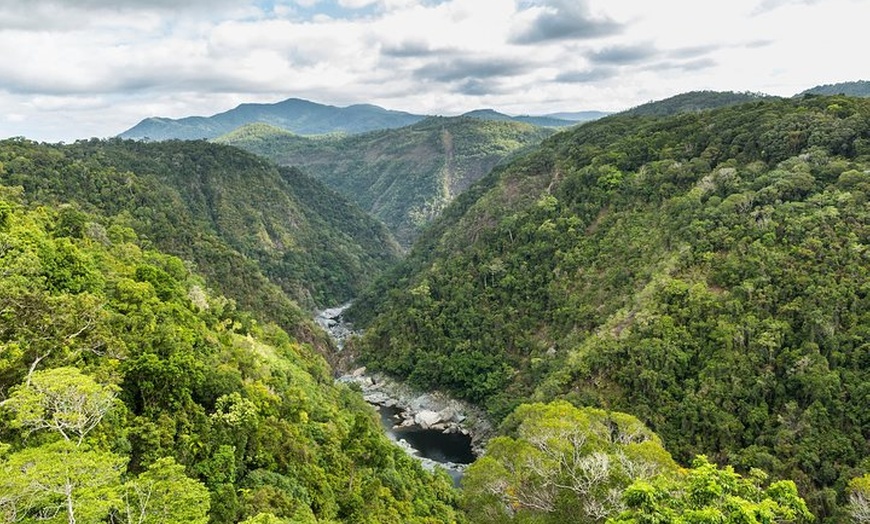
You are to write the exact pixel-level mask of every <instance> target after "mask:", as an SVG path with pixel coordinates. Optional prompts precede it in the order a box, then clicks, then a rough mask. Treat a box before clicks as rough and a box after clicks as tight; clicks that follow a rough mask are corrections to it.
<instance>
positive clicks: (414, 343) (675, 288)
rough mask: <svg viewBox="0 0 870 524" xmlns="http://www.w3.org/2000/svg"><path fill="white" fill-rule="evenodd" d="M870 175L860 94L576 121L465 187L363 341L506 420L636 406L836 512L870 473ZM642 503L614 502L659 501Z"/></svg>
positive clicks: (364, 319)
mask: <svg viewBox="0 0 870 524" xmlns="http://www.w3.org/2000/svg"><path fill="white" fill-rule="evenodd" d="M868 192H870V102H868V101H865V100H862V99H855V98H847V97H806V98H801V99H794V100H779V99H766V100H757V101H752V102H749V103H746V104H742V105H737V106H731V107H726V108H721V109H716V110H712V111H701V112H698V111H693V112H687V113H682V114H679V115H676V116H672V117H639V116H631V115H620V116H614V117H610V118H606V119H603V120H600V121H597V122H593V123H589V124H585V125H583V126H580V127H578V128H575V129H574V130H571V131H568V132H564V133H560V134H557V135H555V136H554V137H552V138H550V139H549V140H547V141H546V142H544V144H543V145H542V147H541V148H540V149H539V150H537V151H535V152H533V153H531V154H529V155H526V156H524V157H522V158H520V159H518V160H516V161H514V162H511V163H510V164H509V165H508V166H501V167H498V168H496V169H495V171H494V172H493V173H491V174H490V175H488V176H487V177H485V178H484V179H482V180H481V181H480V182H479V183H478V184H476V185H475V186H473V187H471V188H470V189H469V190H468V191H467V192H466V193H464V194H463V195H461V196H460V197H458V198H457V199H456V201H455V202H454V203H453V204H452V205H451V206H449V207H448V208H447V209H446V210H445V212H444V214H443V216H442V218H441V219H440V220H438V221H436V223H435V224H434V225H433V227H431V228H430V229H428V230H427V231H426V232H425V233H424V234H423V235H422V236H421V238H420V239H419V240H418V242H417V243H416V244H415V246H414V248H413V249H412V251H411V253H410V255H409V256H408V257H407V258H406V260H404V261H403V262H402V263H400V264H399V266H397V267H396V268H395V269H393V270H392V271H391V272H388V273H387V274H386V275H384V277H383V278H382V279H380V280H379V282H378V283H377V284H376V285H375V286H373V288H371V289H370V290H369V291H368V292H367V293H366V294H365V295H364V296H363V297H362V298H360V299H359V300H358V301H357V302H356V305H355V306H354V308H353V309H352V310H351V314H352V315H353V316H354V318H355V319H356V320H357V322H358V323H359V324H360V325H364V326H366V328H367V330H366V333H365V335H364V337H362V339H360V340H358V341H356V344H355V349H356V350H357V351H359V352H360V353H361V354H362V356H363V358H364V360H365V362H366V363H367V364H368V365H369V366H370V367H372V368H377V369H381V370H384V371H387V372H389V373H392V374H395V375H397V376H400V377H404V378H406V379H407V380H409V381H410V382H412V383H414V384H416V385H418V386H421V387H424V388H447V389H449V390H451V391H453V392H454V393H456V394H457V395H460V396H462V397H464V398H467V399H470V400H472V401H474V402H478V403H480V404H482V405H484V406H486V407H487V408H488V409H489V410H490V413H491V414H492V415H493V417H494V418H496V419H503V418H504V417H506V416H507V415H508V414H509V413H511V412H512V411H513V409H514V408H515V407H516V406H517V405H518V404H519V403H521V402H524V401H529V400H536V401H550V400H553V399H564V400H568V401H570V402H571V403H572V404H574V405H577V406H589V407H595V408H601V409H605V410H619V411H623V412H626V413H630V414H632V415H634V416H636V417H637V418H638V419H639V420H640V421H642V422H643V423H644V424H646V425H647V426H648V427H649V429H650V430H652V431H654V432H655V433H656V434H658V435H659V436H660V437H661V439H662V441H663V442H664V446H665V448H666V449H667V450H668V451H669V452H670V453H672V454H673V456H674V458H675V459H676V460H677V462H680V463H683V464H688V463H689V462H690V461H692V460H693V458H694V457H695V456H697V455H706V456H707V457H708V458H709V459H710V460H712V461H713V462H715V463H719V464H726V463H727V464H731V465H733V466H734V467H735V468H736V470H737V471H739V472H742V473H746V474H748V473H749V472H750V471H751V469H752V468H759V469H761V470H764V471H766V472H767V473H769V474H770V475H771V477H772V478H773V479H793V480H794V481H795V482H796V484H797V487H798V489H799V491H800V493H801V494H802V495H804V496H805V497H807V501H808V503H809V506H810V508H811V509H812V511H813V512H814V513H815V514H816V516H817V517H819V518H821V519H822V520H824V521H829V522H842V521H844V520H845V517H844V514H843V513H842V511H843V507H844V505H845V504H846V503H847V501H848V500H850V499H849V497H850V495H849V489H848V487H847V484H848V483H849V482H850V481H851V479H853V478H858V477H861V476H862V475H867V474H868V473H870V411H868V410H867V406H868V405H870V387H868V385H870V360H868V359H870V303H868V301H870V296H868V291H870V280H868V268H870V264H868V257H870V251H868V243H870V242H868V240H870V238H868V235H870V231H868V227H870V216H868V209H870V206H868V204H867V196H868ZM698 467H700V468H702V469H703V468H704V467H707V466H704V464H703V463H699V466H698ZM644 490H647V491H646V492H647V493H648V494H649V493H652V494H651V495H650V496H653V495H654V494H655V493H659V495H661V493H673V492H674V491H675V490H677V488H675V487H674V486H670V487H668V486H658V487H650V488H648V489H647V488H646V487H644V488H643V490H640V491H638V496H639V497H640V495H642V494H643V493H642V492H643V491H644ZM649 490H652V491H649ZM659 495H655V496H654V497H653V499H655V500H659V501H661V500H664V499H661V498H655V497H659ZM662 496H663V495H662ZM651 500H652V499H651ZM636 502H637V503H638V505H637V506H635V510H636V511H637V512H639V513H637V514H635V515H634V516H633V517H632V516H627V517H626V519H624V520H623V521H624V522H654V521H655V522H659V521H660V520H653V519H652V517H649V518H647V517H642V514H643V513H644V512H645V511H647V510H649V511H653V510H652V509H651V508H652V506H649V505H647V506H644V504H642V502H643V501H642V500H640V499H638V500H637V501H636ZM669 504H671V503H669ZM672 504H673V506H672V507H671V506H669V507H670V509H668V511H671V510H674V511H675V509H674V508H678V507H682V508H684V509H685V508H686V507H688V506H686V505H685V504H683V503H682V502H680V501H678V500H676V499H674V500H673V502H672ZM644 508H646V509H644ZM659 509H661V510H665V509H667V508H664V507H660V508H659ZM692 511H694V510H692ZM698 511H701V510H700V509H699V510H698ZM632 519H634V520H632ZM664 521H667V520H664ZM708 521H709V522H714V521H715V520H706V521H704V522H708ZM687 522H688V521H687ZM691 522H696V520H691ZM697 522H700V520H697ZM715 522H718V521H715ZM859 522H864V521H860V520H859Z"/></svg>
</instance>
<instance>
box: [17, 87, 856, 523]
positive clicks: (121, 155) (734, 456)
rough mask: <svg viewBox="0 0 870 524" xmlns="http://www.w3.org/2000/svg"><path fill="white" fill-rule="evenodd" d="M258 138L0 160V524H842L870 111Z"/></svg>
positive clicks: (732, 112)
mask: <svg viewBox="0 0 870 524" xmlns="http://www.w3.org/2000/svg"><path fill="white" fill-rule="evenodd" d="M861 86H862V85H861V84H860V83H858V84H857V85H856V86H851V87H854V88H855V89H858V88H860V87H861ZM275 106H278V109H280V110H281V111H283V113H282V115H283V116H282V117H281V118H282V119H283V120H280V121H279V120H276V119H274V118H273V119H271V120H270V119H265V118H264V119H262V120H260V121H257V122H255V123H251V122H247V121H244V120H245V119H246V118H249V117H250V118H255V119H256V118H259V117H258V116H257V115H260V116H261V115H262V114H263V111H266V110H272V109H275V107H272V106H271V105H270V106H269V107H266V105H263V106H261V105H242V106H239V107H238V108H236V109H235V110H232V111H230V112H227V113H224V114H221V115H217V116H216V117H215V120H209V121H205V120H203V119H201V118H199V117H196V118H193V117H192V118H193V119H179V120H177V121H168V120H167V121H153V120H149V121H146V122H143V123H142V124H140V126H137V127H139V131H137V133H140V134H139V135H135V136H136V137H137V138H144V136H145V135H144V133H148V134H150V135H149V138H150V140H138V141H136V140H126V139H122V138H112V139H105V140H98V139H92V140H81V141H77V142H75V143H72V144H48V143H38V142H34V141H30V140H27V139H24V138H13V139H7V140H3V141H0V321H2V322H0V350H2V351H0V398H2V402H0V410H2V413H3V418H2V420H0V443H2V444H0V479H2V480H0V517H4V516H6V515H12V517H9V518H8V519H6V520H5V521H4V522H36V521H38V520H45V519H42V516H44V515H52V516H51V517H50V518H48V521H52V522H54V521H57V522H61V521H63V522H67V521H69V519H70V518H72V517H69V515H73V513H75V514H76V515H75V517H76V519H77V521H79V522H107V521H110V522H134V521H136V520H135V519H132V518H131V517H130V515H133V514H134V513H137V512H138V514H140V515H143V517H142V518H141V519H140V520H138V521H136V522H158V521H160V522H163V521H164V520H160V519H162V518H163V517H160V516H159V515H164V516H165V515H170V517H166V518H167V519H168V520H165V521H166V522H197V523H202V524H205V523H206V522H209V523H216V524H223V523H227V524H229V523H237V522H243V523H245V524H263V523H267V524H275V523H301V522H305V523H336V522H347V523H381V522H383V523H406V522H407V523H420V524H432V523H436V522H437V523H441V522H445V523H469V524H474V523H481V524H485V523H493V524H495V523H503V522H517V523H532V522H534V523H536V524H546V523H554V524H555V523H560V524H561V523H566V522H579V523H608V524H629V523H632V524H639V523H645V522H711V523H712V522H735V523H736V522H783V523H791V522H794V523H797V522H810V521H817V522H824V523H839V522H846V523H852V522H854V523H858V524H862V521H861V520H860V511H861V509H862V508H863V506H862V504H863V503H864V501H865V500H870V480H868V478H870V469H868V468H870V418H868V412H867V409H865V408H866V406H867V405H868V403H870V389H868V385H870V360H868V359H870V346H868V344H870V316H868V312H870V303H868V300H870V295H868V285H870V284H868V282H870V281H868V271H870V263H868V257H870V251H868V245H870V229H868V227H870V216H868V206H867V197H868V193H870V178H868V177H870V175H868V174H870V100H868V99H863V98H859V97H853V96H846V95H837V94H835V95H815V94H809V95H807V96H799V97H794V98H781V97H770V96H762V95H759V94H754V93H715V92H703V91H702V92H691V93H685V94H683V95H678V96H676V97H673V98H670V99H666V100H661V101H659V102H653V103H650V104H644V105H642V106H638V107H636V108H634V109H633V110H630V111H626V112H624V113H619V114H613V115H609V116H606V115H601V116H603V117H602V118H600V119H596V120H594V121H588V122H585V123H574V124H573V125H565V126H561V127H555V124H554V120H553V118H554V117H541V118H543V120H536V121H533V122H532V121H527V122H519V121H517V119H518V118H519V117H504V118H503V116H504V115H500V114H499V113H496V112H494V111H488V110H480V111H474V112H471V113H469V114H466V115H464V116H458V117H425V118H424V117H422V116H420V117H419V118H418V117H417V116H416V115H411V114H409V113H402V112H394V111H388V110H384V109H382V108H379V107H375V106H368V105H357V106H349V107H347V108H334V107H330V106H321V105H318V104H313V103H308V102H306V101H303V100H298V99H291V100H288V101H285V102H283V103H279V104H276V105H275ZM338 109H341V110H351V112H352V113H355V114H356V115H357V116H358V117H359V119H358V120H353V121H352V120H351V119H350V117H349V116H348V113H346V112H338V113H337V112H336V111H337V110H338ZM251 115H253V117H252V116H251ZM294 119H295V120H294ZM547 119H549V120H547ZM291 121H294V122H296V124H299V122H302V121H305V122H307V124H306V125H309V126H310V127H309V128H306V129H307V132H311V133H317V134H315V135H312V136H302V135H301V134H296V132H295V131H294V132H290V131H287V130H286V129H285V128H282V127H281V126H283V125H289V124H288V122H291ZM216 122H217V123H219V124H220V126H218V125H217V124H216ZM336 122H339V123H343V124H345V125H347V126H350V125H351V123H353V124H354V125H355V126H357V127H353V128H350V127H348V128H347V129H343V130H339V131H341V132H340V133H334V132H335V131H336V130H335V129H332V128H329V127H328V126H331V125H335V123H336ZM530 122H531V123H530ZM548 122H549V123H550V124H554V125H553V126H551V127H541V126H540V125H536V123H537V124H542V123H543V124H545V125H546V124H547V123H548ZM279 124H280V125H279ZM294 125H295V124H294ZM300 125H301V124H300ZM149 126H150V127H149ZM185 126H187V127H185ZM190 126H193V127H190ZM209 126H211V127H209ZM221 126H223V127H221ZM182 128H184V129H185V130H184V131H183V133H188V134H189V135H190V136H189V137H188V136H187V135H184V136H181V135H179V136H178V137H176V138H194V139H195V140H177V139H171V138H173V136H174V135H170V134H167V133H169V131H167V129H182ZM134 129H135V128H134ZM196 129H198V130H199V131H196ZM203 130H207V131H208V132H207V133H206V132H205V131H203ZM179 132H180V131H179ZM160 133H164V134H160ZM197 133H199V134H197ZM321 133H325V134H321ZM131 136H133V135H131ZM162 138H170V139H168V140H162ZM202 138H208V139H211V140H212V141H205V140H201V139H202ZM58 399H60V400H58ZM73 399H77V401H78V402H80V403H79V404H76V403H75V402H73ZM70 406H78V407H70ZM75 409H78V410H80V412H74V411H71V410H75ZM87 410H90V411H88V412H87V413H84V414H83V412H84V411H87ZM34 464H36V465H38V467H36V466H33V465H34ZM64 464H67V465H72V466H71V467H69V468H67V469H64ZM46 479H48V480H46ZM54 479H63V480H62V481H61V480H58V481H57V483H58V485H60V484H63V483H66V485H67V486H71V485H74V486H75V487H74V488H70V489H68V490H66V491H65V492H64V491H63V490H61V488H58V487H57V486H54V485H52V484H50V482H49V481H51V482H54ZM146 487H147V490H151V491H148V493H149V495H148V496H145V495H143V493H145V492H146V491H143V490H145V489H146ZM152 496H153V498H152ZM58 508H61V509H63V508H66V509H65V511H67V512H68V513H64V512H62V511H61V510H60V509H58ZM161 511H163V513H160V512H161ZM52 512H53V513H52ZM856 515H859V516H858V517H856ZM4 518H5V517H4ZM52 519H54V520H52Z"/></svg>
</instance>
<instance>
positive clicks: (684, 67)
mask: <svg viewBox="0 0 870 524" xmlns="http://www.w3.org/2000/svg"><path fill="white" fill-rule="evenodd" d="M717 65H719V63H718V62H717V61H716V60H713V59H712V58H697V59H694V60H682V61H680V60H666V61H664V62H658V63H655V64H652V65H649V66H647V67H646V68H644V69H646V70H647V71H668V70H676V71H683V72H686V73H688V72H693V71H703V70H705V69H711V68H714V67H716V66H717Z"/></svg>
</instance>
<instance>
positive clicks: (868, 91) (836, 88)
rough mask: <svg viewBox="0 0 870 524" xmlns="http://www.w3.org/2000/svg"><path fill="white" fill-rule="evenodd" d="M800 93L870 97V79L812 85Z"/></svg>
mask: <svg viewBox="0 0 870 524" xmlns="http://www.w3.org/2000/svg"><path fill="white" fill-rule="evenodd" d="M800 95H826V96H829V95H847V96H863V97H870V81H867V80H858V81H855V82H840V83H838V84H825V85H820V86H816V87H811V88H810V89H807V90H806V91H803V92H801V93H800Z"/></svg>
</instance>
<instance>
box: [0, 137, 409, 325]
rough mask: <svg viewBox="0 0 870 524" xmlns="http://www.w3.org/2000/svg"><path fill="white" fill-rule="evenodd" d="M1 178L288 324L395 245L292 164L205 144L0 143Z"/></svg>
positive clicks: (365, 272) (388, 256) (354, 283)
mask: <svg viewBox="0 0 870 524" xmlns="http://www.w3.org/2000/svg"><path fill="white" fill-rule="evenodd" d="M0 162H2V163H3V166H4V168H3V169H2V170H0V181H2V182H3V183H5V184H14V185H21V186H23V187H24V188H25V189H26V190H27V196H28V198H30V199H33V200H34V201H38V202H46V203H51V202H75V203H76V205H79V206H80V207H81V208H83V209H85V210H91V211H99V212H101V213H103V214H106V215H108V216H111V217H114V218H115V219H116V220H118V221H119V223H122V224H124V225H127V226H130V227H132V228H133V229H134V230H136V231H137V232H138V233H139V234H140V235H141V236H142V237H143V238H145V239H147V241H149V242H151V243H152V244H153V245H155V246H157V247H159V248H160V249H163V250H165V251H167V252H169V253H172V254H175V255H177V256H180V257H182V258H184V259H185V260H188V261H190V262H191V263H192V264H193V265H194V266H195V267H197V268H198V269H199V270H200V271H202V273H203V274H204V275H205V276H206V277H207V278H208V279H209V285H211V286H213V287H214V288H216V289H219V290H221V292H222V293H224V294H226V295H227V296H229V297H232V298H233V299H235V300H236V301H237V302H238V303H239V304H240V305H242V306H243V307H245V308H246V309H250V310H252V311H256V312H258V313H259V314H260V315H261V317H262V318H265V319H269V320H272V321H275V322H279V323H280V324H281V325H282V326H284V327H286V328H287V329H291V326H295V325H296V324H297V321H298V320H299V319H300V318H301V317H307V316H308V315H307V314H305V313H303V312H302V311H301V310H300V309H299V307H298V306H297V305H296V304H294V303H292V302H291V301H290V300H289V299H288V297H290V298H292V299H293V300H295V301H296V303H298V304H301V305H302V306H303V307H305V308H313V307H314V306H315V305H325V304H334V303H338V302H341V301H345V300H348V299H349V298H351V297H353V296H355V295H356V294H357V293H358V291H359V290H360V289H361V288H362V287H363V286H364V285H365V284H366V283H367V282H368V281H369V280H370V279H371V278H372V277H373V276H374V275H375V274H377V273H378V272H379V271H381V270H383V269H384V268H386V267H388V266H389V265H390V264H392V263H393V262H394V261H395V260H396V257H397V253H398V248H397V246H396V245H395V242H394V241H393V240H392V239H391V237H390V236H389V233H387V232H386V230H385V229H384V228H383V226H381V225H380V224H378V223H377V222H375V221H374V220H372V219H370V218H368V217H367V216H366V215H365V214H364V213H363V212H362V211H361V210H359V209H358V208H357V207H356V206H354V205H353V204H351V203H350V202H348V201H347V200H346V199H344V198H342V197H341V196H339V195H337V194H336V193H334V192H332V191H330V190H328V189H326V188H325V187H323V186H322V185H321V184H318V183H317V182H315V181H313V180H311V179H309V178H307V177H305V176H303V175H301V174H300V173H299V172H298V171H295V170H293V169H287V168H278V167H276V166H274V165H272V164H269V163H268V162H266V161H264V160H262V159H259V158H257V157H255V156H253V155H251V154H249V153H246V152H244V151H241V150H238V149H235V148H231V147H227V146H220V145H216V144H209V143H206V142H178V141H174V142H165V143H141V142H132V141H120V140H110V141H98V140H91V141H82V142H77V143H75V144H72V145H48V144H36V143H32V142H28V141H24V140H10V141H5V142H2V143H0Z"/></svg>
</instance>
